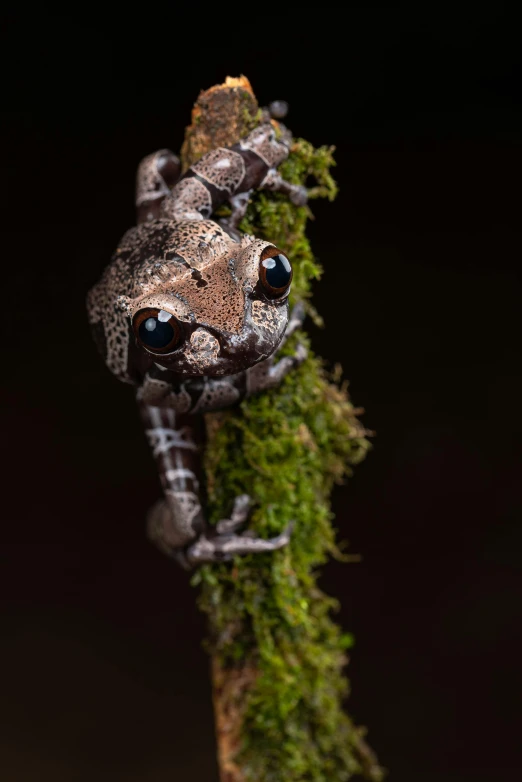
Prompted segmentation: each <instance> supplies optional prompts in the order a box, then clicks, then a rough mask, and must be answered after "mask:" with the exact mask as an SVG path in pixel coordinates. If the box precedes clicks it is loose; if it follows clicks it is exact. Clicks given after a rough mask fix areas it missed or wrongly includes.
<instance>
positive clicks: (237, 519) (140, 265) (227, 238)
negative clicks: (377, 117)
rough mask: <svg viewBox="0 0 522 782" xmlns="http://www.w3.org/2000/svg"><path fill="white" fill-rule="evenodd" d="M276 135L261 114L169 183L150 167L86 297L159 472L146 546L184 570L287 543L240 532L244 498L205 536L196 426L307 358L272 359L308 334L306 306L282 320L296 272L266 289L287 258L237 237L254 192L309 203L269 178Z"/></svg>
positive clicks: (276, 158)
mask: <svg viewBox="0 0 522 782" xmlns="http://www.w3.org/2000/svg"><path fill="white" fill-rule="evenodd" d="M279 128H280V129H278V130H276V129H275V127H274V125H273V123H272V122H271V121H270V118H269V116H268V115H267V114H265V121H264V122H263V123H262V124H261V125H259V126H258V127H257V128H255V129H254V130H253V131H252V132H251V133H250V134H248V136H246V137H245V138H244V139H242V140H241V141H240V142H239V143H238V144H235V145H234V146H233V147H231V148H225V147H220V148H218V149H215V150H212V151H211V152H209V153H208V154H207V155H204V156H203V157H202V158H201V159H200V160H199V161H198V162H197V163H195V164H194V165H193V166H191V167H190V168H189V169H188V170H187V171H186V172H185V174H184V175H183V177H182V178H181V179H179V180H178V181H177V182H176V179H177V176H178V174H179V161H178V160H177V158H176V157H175V156H174V155H173V154H172V153H171V152H170V151H169V150H160V151H159V152H157V153H153V154H152V155H149V156H148V157H147V158H145V159H144V160H143V161H142V163H141V164H140V167H139V169H138V176H137V188H136V205H137V210H138V222H139V225H138V226H137V227H135V228H132V229H130V230H129V231H128V232H127V233H126V234H125V236H124V237H123V239H122V240H121V242H120V245H119V246H118V248H117V250H116V252H115V254H114V257H113V259H112V262H111V264H110V265H109V266H108V268H107V269H106V271H105V273H104V274H103V276H102V278H101V280H100V282H99V283H98V284H97V285H95V286H94V288H93V289H92V290H91V291H90V293H89V296H88V310H89V318H90V322H91V325H92V328H93V333H94V336H95V339H96V341H97V343H98V346H99V348H100V350H101V352H102V355H103V356H104V359H105V361H106V364H107V366H108V367H109V369H110V370H111V371H112V372H113V373H114V374H115V375H116V376H117V377H118V378H119V379H120V380H122V381H124V382H126V383H130V384H132V385H134V386H136V387H137V399H138V403H139V405H140V409H141V412H142V418H143V421H144V424H145V427H146V431H147V436H148V438H149V441H150V444H151V447H152V449H153V453H154V456H155V458H156V460H157V463H158V468H159V472H160V477H161V481H162V485H163V489H164V500H163V501H161V502H160V503H158V504H157V505H156V506H155V507H154V508H153V509H152V511H151V514H150V517H149V527H148V528H149V534H150V536H151V537H152V538H153V540H154V541H155V542H156V543H157V545H158V546H159V547H160V549H161V550H163V551H164V552H165V553H167V554H169V555H170V556H172V557H174V558H175V559H177V560H178V561H179V562H180V563H181V564H182V565H184V566H185V567H187V568H188V567H192V566H194V565H196V564H198V563H200V562H205V561H219V560H222V559H228V558H230V557H232V556H233V555H234V554H246V553H252V552H256V551H257V552H262V551H272V550H274V549H276V548H280V547H281V546H283V545H286V543H287V542H288V540H289V537H290V532H291V530H290V528H288V529H286V530H285V531H284V532H283V533H282V534H281V535H279V536H277V537H276V538H272V539H270V540H263V539H260V538H256V537H254V536H252V534H251V533H249V532H248V531H245V532H243V533H239V532H238V530H239V529H240V527H241V526H242V525H243V524H244V522H245V521H246V518H247V513H248V507H249V503H250V499H249V498H248V497H247V496H246V495H242V496H241V497H238V498H237V499H236V502H235V506H234V509H233V512H232V515H231V517H230V519H224V520H223V521H221V522H220V523H219V524H218V525H217V527H216V528H213V529H209V528H208V526H207V525H206V523H205V520H204V517H203V512H202V506H201V501H200V482H201V480H200V478H201V476H200V468H199V465H198V462H199V452H198V451H199V446H198V442H197V438H195V434H194V433H195V427H194V416H193V414H194V413H204V412H208V411H210V410H217V409H221V408H224V407H228V406H230V405H232V404H234V403H236V402H237V401H238V400H240V399H241V398H243V397H244V396H246V395H249V394H251V393H256V392H258V391H261V390H263V389H266V388H270V387H273V386H275V385H277V384H278V383H279V382H280V381H281V379H282V378H283V377H284V376H285V374H287V373H288V372H289V371H291V369H292V368H293V367H295V366H296V365H298V364H299V363H300V362H301V361H302V360H303V358H304V357H305V355H306V353H305V351H304V348H302V347H300V348H299V349H298V350H297V352H296V354H295V355H294V356H286V357H284V358H282V359H281V360H280V361H275V359H274V353H275V351H276V350H277V348H278V347H279V346H280V345H281V344H283V342H284V340H285V339H286V338H287V337H288V336H289V335H290V334H291V333H292V332H293V331H294V330H295V329H296V328H297V327H298V326H299V325H300V324H301V322H302V310H301V309H300V308H298V309H296V310H295V311H294V313H293V315H292V318H291V319H290V322H289V319H288V293H289V290H290V280H291V272H288V281H287V282H286V281H285V284H284V285H283V287H282V288H277V289H274V288H271V287H270V285H268V283H267V272H266V266H267V264H268V263H273V259H274V258H276V259H277V258H282V255H281V254H279V251H278V250H277V248H274V247H273V245H271V244H270V242H267V241H264V240H260V239H256V238H255V237H253V236H249V235H246V234H242V233H240V232H239V231H238V230H237V224H238V222H239V220H240V219H241V217H242V215H243V214H244V211H245V209H246V205H247V203H248V196H249V193H250V191H251V189H252V188H253V187H258V188H262V187H266V188H269V189H277V190H280V191H282V192H284V193H286V194H288V195H289V197H290V198H291V199H292V200H293V201H294V202H295V203H305V202H306V191H305V190H304V189H303V188H301V187H298V186H295V185H290V184H289V183H287V182H285V181H284V180H283V179H282V178H281V177H280V175H279V173H278V171H277V168H276V167H277V165H278V164H279V163H280V162H281V161H282V160H284V159H285V158H286V157H287V155H288V152H289V146H290V142H291V136H290V134H289V132H288V131H287V130H286V129H285V128H284V127H283V126H279ZM225 201H228V202H230V205H231V207H232V214H231V217H230V218H229V219H228V220H227V221H221V224H218V223H217V222H215V221H214V220H211V219H210V217H211V215H212V213H213V212H214V211H215V210H216V209H217V208H218V207H219V206H220V205H221V204H222V203H224V202H225ZM267 257H268V258H270V260H266V259H267ZM285 268H286V267H285ZM288 268H290V267H288ZM274 291H275V292H274ZM143 322H145V323H146V325H147V328H149V326H150V329H151V330H152V331H154V332H155V333H160V332H159V331H158V330H159V329H161V328H170V326H169V327H165V326H162V324H163V323H168V324H170V325H171V326H172V329H171V330H173V334H175V337H176V338H175V344H174V343H173V344H172V347H171V346H170V343H169V345H168V346H167V348H166V349H163V347H161V348H160V350H161V352H158V348H157V347H151V344H150V342H146V340H147V339H148V338H149V337H148V334H149V332H148V331H143V327H142V328H141V330H140V323H143ZM144 340H145V341H144Z"/></svg>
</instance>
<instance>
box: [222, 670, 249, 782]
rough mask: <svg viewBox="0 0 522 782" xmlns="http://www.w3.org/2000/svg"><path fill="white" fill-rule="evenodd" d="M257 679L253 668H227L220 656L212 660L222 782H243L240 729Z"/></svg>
mask: <svg viewBox="0 0 522 782" xmlns="http://www.w3.org/2000/svg"><path fill="white" fill-rule="evenodd" d="M256 676H257V671H256V669H255V668H254V667H251V666H248V665H242V666H240V667H235V668H224V667H223V666H222V664H221V661H220V660H219V657H218V656H217V655H214V656H213V657H212V685H213V701H214V714H215V720H216V740H217V747H218V764H219V778H220V780H221V782H243V781H244V775H243V773H242V771H241V768H240V767H239V766H238V765H237V763H235V762H234V757H235V756H236V755H237V752H238V750H239V749H240V746H241V727H242V723H243V713H244V709H245V701H246V695H247V693H248V691H249V690H250V688H251V687H252V684H253V682H254V681H255V678H256Z"/></svg>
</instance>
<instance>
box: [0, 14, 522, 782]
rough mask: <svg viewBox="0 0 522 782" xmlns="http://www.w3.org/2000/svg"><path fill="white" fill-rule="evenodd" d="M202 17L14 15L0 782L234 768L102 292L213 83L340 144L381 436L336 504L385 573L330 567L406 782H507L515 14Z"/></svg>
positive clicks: (346, 245) (515, 630) (370, 715)
mask: <svg viewBox="0 0 522 782" xmlns="http://www.w3.org/2000/svg"><path fill="white" fill-rule="evenodd" d="M471 9H473V10H471ZM190 10H191V9H190V8H189V9H188V12H190ZM192 10H194V11H195V15H194V17H193V18H192V19H190V18H189V17H188V15H185V16H181V15H180V14H173V15H172V16H169V17H166V16H164V15H163V14H160V13H159V12H158V11H157V10H156V8H155V7H153V6H150V9H148V8H147V7H145V8H144V9H143V10H142V13H141V17H140V18H139V19H136V21H135V23H134V24H133V25H132V24H128V23H125V24H123V23H122V21H121V20H120V21H118V22H114V23H110V22H106V21H104V22H102V21H99V20H96V19H95V18H93V17H91V16H90V15H89V13H88V12H87V11H86V12H85V16H84V17H83V18H82V17H81V16H78V18H77V19H76V20H73V19H72V18H70V17H68V16H64V17H52V16H51V17H49V16H43V15H42V16H41V17H38V16H36V17H35V16H34V15H29V13H27V15H26V16H25V17H24V16H23V15H22V14H18V15H13V16H11V17H9V16H7V17H5V18H4V21H3V43H2V51H3V54H4V56H5V60H4V64H3V76H4V79H3V82H4V86H3V88H2V89H3V91H2V99H1V104H0V105H1V118H2V158H3V162H4V164H5V167H6V169H7V179H6V177H5V176H4V177H3V187H2V198H3V204H2V215H3V217H4V220H3V223H4V227H3V229H2V239H3V246H4V249H3V253H2V255H3V259H2V269H3V272H2V275H3V284H2V291H3V294H2V300H3V317H2V323H3V334H4V339H3V344H2V357H3V368H4V370H5V381H4V383H3V389H2V390H3V397H4V398H5V403H4V405H3V418H2V433H3V439H4V442H5V443H6V447H5V449H4V454H5V457H4V459H5V461H4V467H3V469H2V474H3V476H4V477H5V484H4V488H3V502H2V513H1V516H2V536H1V571H0V572H1V575H0V578H1V584H0V600H1V610H2V613H1V627H2V636H3V639H2V644H1V648H0V670H1V672H2V676H1V680H2V687H1V699H0V722H1V726H0V753H1V759H0V768H1V770H2V779H5V780H6V782H7V781H9V782H11V780H13V781H16V782H25V781H26V780H31V781H32V780H53V782H62V781H63V782H68V781H69V780H75V781H78V782H91V780H93V779H97V780H100V781H101V780H111V782H115V781H116V780H126V782H134V780H136V782H138V780H140V782H141V780H147V782H162V781H163V780H168V779H176V780H192V779H193V780H209V781H210V780H215V779H217V777H216V768H215V760H214V738H213V722H212V713H211V704H210V689H209V677H208V670H207V660H206V657H205V654H204V652H203V651H202V650H201V647H200V642H201V639H202V637H203V635H204V622H203V619H202V617H201V616H200V615H199V614H198V612H197V610H196V607H195V597H196V595H195V592H194V590H193V589H192V588H191V587H190V586H189V584H188V579H187V576H186V574H184V573H183V572H181V571H178V570H177V569H176V568H175V567H173V566H172V565H171V564H170V563H169V562H168V561H167V560H165V559H164V558H162V556H161V555H160V554H159V553H157V552H156V551H155V550H154V549H153V548H152V547H151V546H150V545H149V544H148V543H147V541H146V539H145V536H144V526H143V525H144V518H145V514H146V510H147V508H148V506H149V505H150V504H151V503H152V502H153V501H154V500H155V499H156V497H157V495H158V490H159V489H158V479H157V476H156V475H155V472H154V467H153V464H152V461H151V457H150V455H149V453H148V450H147V446H146V443H145V440H144V437H143V434H142V432H141V429H140V424H139V422H138V418H137V415H136V412H135V409H134V403H133V399H132V392H131V391H130V389H129V388H127V387H125V386H123V385H120V384H118V383H117V382H116V381H115V380H114V379H113V378H111V376H110V375H109V373H108V372H107V371H106V370H105V368H104V366H103V365H102V363H101V361H100V360H99V358H98V356H97V355H96V353H95V350H94V347H93V345H92V344H91V340H90V336H89V333H88V329H87V323H86V315H85V308H84V297H85V293H86V291H87V289H88V288H89V287H90V285H92V284H93V283H94V282H95V281H96V280H97V278H98V276H99V274H100V271H101V269H102V268H103V267H104V265H105V264H106V263H107V261H108V259H109V257H110V254H111V252H112V250H113V249H114V247H115V245H116V244H117V242H118V240H119V238H120V236H121V235H122V233H123V232H124V231H125V230H126V229H127V228H128V227H129V226H130V225H131V224H132V222H133V216H134V215H133V180H134V173H135V167H136V164H137V162H138V161H139V159H140V158H141V157H142V156H143V155H145V154H147V153H148V152H150V151H153V150H155V149H157V148H160V147H164V146H169V147H171V148H172V149H174V150H178V149H179V146H180V144H181V141H182V137H183V129H184V126H185V125H186V124H187V122H188V121H189V116H190V109H191V105H192V103H193V101H194V100H195V98H196V96H197V94H198V92H199V90H200V89H202V88H206V87H208V86H210V85H212V84H213V83H216V82H220V81H222V80H223V79H224V77H225V76H226V75H227V74H231V75H239V74H240V73H245V74H246V75H247V76H248V77H249V78H250V80H251V82H252V84H253V87H254V89H255V91H256V93H257V95H258V98H259V100H260V102H261V103H267V102H268V101H270V100H273V99H275V98H285V99H287V100H288V101H289V103H290V107H291V111H290V115H289V118H288V124H289V125H290V126H291V127H292V129H293V130H294V133H295V134H296V135H304V136H305V137H307V138H309V139H310V140H311V141H312V142H314V143H315V144H321V143H327V144H330V143H332V144H335V145H336V147H337V161H338V168H337V171H336V174H337V177H338V180H339V183H340V186H341V191H340V195H339V198H338V200H337V202H336V203H334V204H333V205H331V204H328V203H315V204H314V207H313V208H314V212H315V214H316V221H315V222H314V223H313V224H312V225H311V228H310V234H311V237H312V240H313V245H314V248H315V250H316V253H317V255H318V257H319V259H320V260H321V262H322V263H323V265H324V268H325V275H324V278H323V280H322V282H321V283H320V284H318V285H317V286H316V304H317V306H318V308H319V310H320V311H321V312H322V313H323V314H324V316H325V319H326V329H325V330H324V331H323V332H320V331H318V330H316V329H313V330H312V334H313V340H314V345H315V347H316V349H317V351H318V352H319V353H321V354H322V355H324V356H325V357H326V358H327V359H328V360H329V361H330V362H332V363H333V362H337V361H339V362H341V363H342V364H343V366H344V369H345V374H346V375H347V377H348V378H349V379H350V381H351V392H352V396H353V399H354V401H355V402H356V404H358V405H362V406H364V407H365V408H366V414H365V418H364V420H365V422H366V425H367V426H368V427H370V428H372V429H375V430H376V431H377V436H376V437H375V440H374V450H373V452H372V453H371V454H370V455H369V457H368V459H367V461H366V462H365V463H364V464H363V465H361V466H359V467H358V468H357V469H356V472H355V476H354V477H353V479H352V480H351V481H350V482H349V485H347V486H345V487H343V488H340V489H337V490H336V492H335V495H334V507H335V510H336V512H337V524H338V526H339V528H340V531H341V535H342V536H343V537H348V538H349V539H350V542H351V546H352V551H354V552H361V553H362V554H363V555H364V560H363V562H362V563H361V564H353V565H344V566H342V565H339V564H335V563H332V564H331V565H329V566H328V567H327V568H326V569H325V572H324V577H323V585H324V587H325V589H326V590H327V591H329V592H330V593H333V594H336V595H338V596H339V597H340V598H341V600H342V611H341V614H340V621H341V622H342V624H343V626H344V627H345V629H347V630H350V631H353V632H354V633H355V636H356V639H357V643H356V646H355V649H354V650H353V654H352V656H351V663H350V667H349V674H350V676H351V679H352V682H353V688H352V695H351V698H350V702H349V708H350V711H351V713H352V714H353V715H354V716H355V718H356V719H357V720H358V721H359V722H360V723H363V724H366V725H368V726H369V729H370V734H369V737H370V741H371V743H372V745H373V746H374V747H375V749H376V750H377V751H378V753H379V756H380V759H381V761H382V763H383V764H384V765H386V766H387V767H388V768H389V769H390V780H391V781H392V782H395V781H396V782H419V781H420V782H442V780H444V782H464V781H466V782H468V780H469V782H471V780H473V782H482V780H484V782H485V781H486V780H487V781H488V782H489V781H490V780H495V782H502V781H503V780H512V779H515V778H517V776H518V775H517V773H516V772H517V770H518V772H519V773H520V771H521V770H522V762H521V757H520V746H519V745H520V727H521V726H520V722H519V712H520V703H521V702H520V691H519V690H517V686H518V684H519V683H520V660H521V652H522V649H521V645H520V629H521V618H522V608H521V598H522V579H521V578H520V575H521V573H520V547H521V544H522V533H521V526H520V523H519V519H520V515H519V511H520V493H519V480H520V462H521V456H520V449H519V443H520V433H521V416H520V408H521V405H520V399H521V390H522V389H521V382H520V380H521V377H520V361H519V358H520V357H519V351H518V350H517V348H518V334H517V331H518V327H519V323H518V312H519V305H520V293H521V291H520V281H519V278H518V277H517V271H518V265H519V260H520V233H519V224H520V182H521V175H522V152H521V136H522V105H521V93H520V84H521V75H522V74H521V70H522V69H521V61H520V43H521V40H520V35H519V30H520V27H519V25H518V20H517V19H515V18H513V17H512V16H510V15H508V14H507V12H505V11H504V10H503V6H502V4H499V3H486V4H484V5H483V6H481V7H480V8H479V9H478V8H477V7H476V6H472V7H468V9H467V10H466V11H464V10H462V12H461V13H460V14H459V13H457V12H455V11H452V12H449V11H447V12H444V13H443V12H441V11H439V10H437V8H436V6H435V5H434V4H433V5H432V8H431V9H430V8H429V7H426V6H425V5H424V6H423V8H422V10H419V9H417V10H416V11H414V10H411V9H410V10H408V11H406V10H399V9H397V8H395V9H391V8H389V9H388V10H386V11H385V10H382V9H378V8H377V7H370V5H369V4H365V6H364V8H359V9H351V10H346V9H345V10H344V14H345V16H343V17H342V18H341V17H339V16H338V10H336V7H335V6H332V7H327V6H317V7H314V8H312V7H310V8H309V9H307V8H306V7H295V8H292V9H289V10H287V11H284V10H282V9H281V8H278V6H277V5H273V4H271V5H270V6H265V7H261V6H259V5H258V4H256V5H255V6H252V7H248V8H245V7H244V6H242V7H239V6H238V7H237V8H234V7H228V8H227V11H226V12H223V15H222V16H220V15H218V14H217V13H216V12H210V10H209V9H206V7H205V6H202V7H197V8H196V7H195V8H194V9H192ZM245 11H248V12H249V13H250V14H251V16H250V15H249V17H248V20H247V18H245V16H244V15H243V14H244V12H245ZM6 239H7V246H6ZM6 274H7V281H6V279H5V275H6ZM517 723H518V724H517ZM517 745H518V746H517Z"/></svg>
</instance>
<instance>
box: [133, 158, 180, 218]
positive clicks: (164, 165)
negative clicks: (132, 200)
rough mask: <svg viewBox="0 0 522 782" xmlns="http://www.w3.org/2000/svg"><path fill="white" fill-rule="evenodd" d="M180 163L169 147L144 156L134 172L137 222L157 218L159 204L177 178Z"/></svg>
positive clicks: (168, 193)
mask: <svg viewBox="0 0 522 782" xmlns="http://www.w3.org/2000/svg"><path fill="white" fill-rule="evenodd" d="M180 173H181V163H180V162H179V158H178V157H177V156H176V155H175V154H174V153H173V152H171V151H170V149H159V150H158V151H157V152H153V153H152V154H151V155H147V157H144V158H143V160H142V161H141V163H140V164H139V166H138V171H137V174H136V211H137V222H138V224H139V223H146V222H149V221H150V220H157V219H158V218H159V216H160V206H161V204H162V203H163V201H164V199H165V197H166V196H168V195H170V191H171V189H172V188H173V187H174V185H175V184H176V182H177V181H178V179H179V175H180Z"/></svg>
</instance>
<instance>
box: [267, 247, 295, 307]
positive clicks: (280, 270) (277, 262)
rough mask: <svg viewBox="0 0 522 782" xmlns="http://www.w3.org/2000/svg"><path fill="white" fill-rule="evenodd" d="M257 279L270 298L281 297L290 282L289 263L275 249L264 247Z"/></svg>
mask: <svg viewBox="0 0 522 782" xmlns="http://www.w3.org/2000/svg"><path fill="white" fill-rule="evenodd" d="M259 278H260V280H261V284H262V285H263V288H264V289H265V293H266V294H267V295H268V296H269V297H270V298H277V297H278V296H282V295H283V294H284V293H286V291H287V290H288V288H289V287H290V283H291V282H292V266H291V265H290V261H289V260H288V258H287V257H286V255H284V254H283V253H282V252H281V251H280V250H278V249H277V248H276V247H266V248H265V249H264V250H263V253H262V254H261V262H260V264H259Z"/></svg>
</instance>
